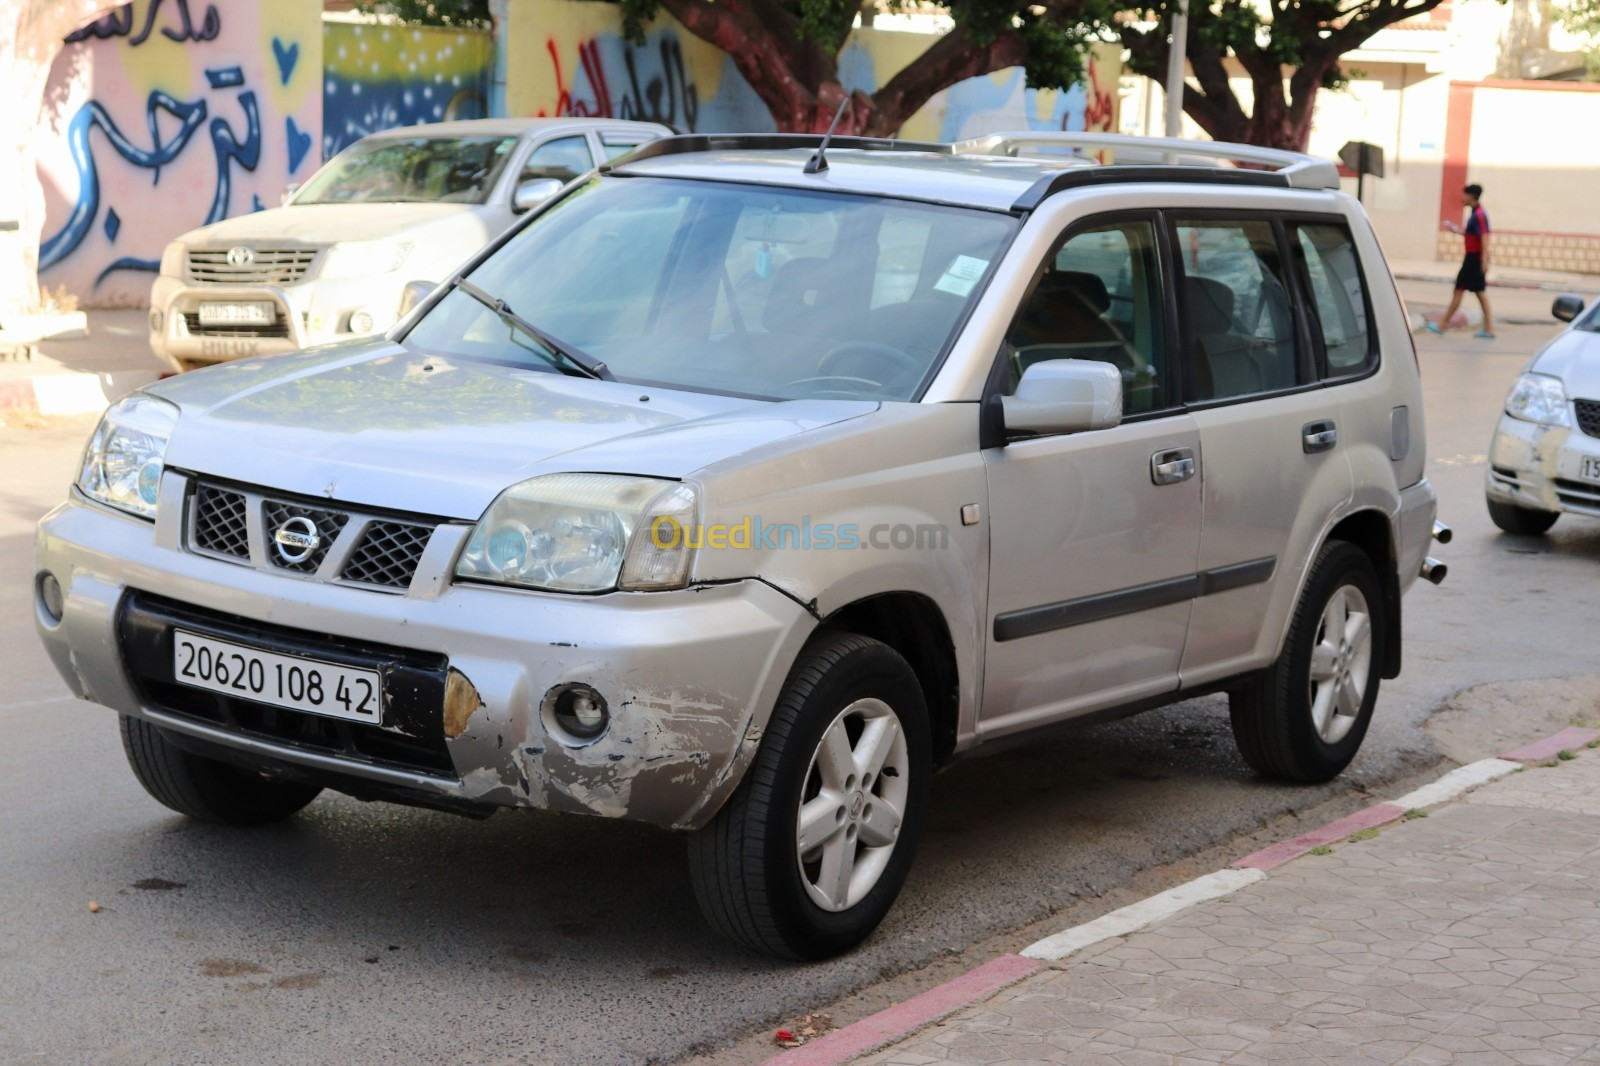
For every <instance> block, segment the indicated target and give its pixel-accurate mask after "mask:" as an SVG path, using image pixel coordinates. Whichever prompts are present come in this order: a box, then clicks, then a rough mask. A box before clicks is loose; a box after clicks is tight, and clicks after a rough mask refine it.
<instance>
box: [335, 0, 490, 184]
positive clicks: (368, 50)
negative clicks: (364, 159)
mask: <svg viewBox="0 0 1600 1066" xmlns="http://www.w3.org/2000/svg"><path fill="white" fill-rule="evenodd" d="M322 41H323V45H322V46H323V62H324V63H325V68H324V70H323V76H322V158H323V159H329V158H331V157H333V156H334V155H335V154H336V153H338V152H339V151H341V150H343V149H344V148H346V147H348V146H349V145H351V144H353V143H354V142H355V141H357V140H359V139H360V138H362V137H364V136H366V135H367V134H369V133H373V132H375V131H377V130H386V129H392V128H393V127H395V126H411V125H416V124H417V123H421V122H440V121H446V120H449V119H461V118H483V117H484V116H485V115H487V114H488V99H489V81H490V78H491V76H492V75H493V71H494V44H493V42H492V41H491V40H490V38H489V35H488V34H487V33H484V32H474V31H459V30H446V29H435V28H431V27H402V26H374V25H370V24H367V25H363V24H361V23H360V22H344V21H334V20H333V19H332V17H331V16H330V18H329V20H328V21H327V23H326V24H325V25H324V29H323V38H322Z"/></svg>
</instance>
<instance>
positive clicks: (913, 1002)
mask: <svg viewBox="0 0 1600 1066" xmlns="http://www.w3.org/2000/svg"><path fill="white" fill-rule="evenodd" d="M1595 739H1600V729H1582V728H1578V727H1575V726H1574V727H1568V728H1566V729H1563V730H1561V731H1560V732H1558V733H1554V734H1552V735H1550V736H1548V737H1545V738H1544V739H1542V740H1536V741H1534V742H1533V743H1531V744H1526V745H1524V746H1523V747H1520V748H1517V749H1516V750H1515V751H1511V752H1507V753H1506V754H1505V755H1503V756H1501V757H1500V758H1497V759H1480V760H1479V761H1477V762H1473V763H1468V764H1467V765H1465V766H1459V767H1457V768H1456V769H1454V770H1451V771H1450V772H1449V773H1446V774H1445V775H1444V776H1442V777H1440V778H1439V779H1438V780H1437V781H1433V782H1430V783H1429V784H1426V785H1423V786H1422V787H1421V788H1418V789H1415V790H1413V791H1411V792H1408V793H1406V794H1405V795H1404V796H1401V797H1400V798H1398V799H1395V800H1391V801H1389V802H1387V803H1378V804H1374V805H1373V806H1371V807H1366V808H1363V809H1362V810H1359V811H1356V812H1355V813H1354V814H1348V815H1346V816H1344V817H1343V818H1339V819H1336V820H1335V821H1332V822H1329V823H1328V824H1327V825H1324V826H1321V827H1320V828H1317V829H1313V830H1311V831H1310V832H1308V833H1302V834H1301V835H1299V836H1297V837H1294V838H1292V839H1290V840H1285V841H1281V842H1280V843H1277V844H1273V845H1271V846H1269V847H1266V848H1262V849H1261V850H1260V851H1256V852H1252V853H1251V854H1249V855H1246V856H1244V857H1243V858H1241V859H1239V860H1237V861H1235V862H1234V863H1233V864H1232V865H1231V866H1229V867H1227V868H1225V869H1222V870H1218V871H1216V872H1214V873H1210V874H1206V875H1205V876H1203V877H1197V878H1195V879H1194V880H1192V881H1186V882H1184V883H1183V884H1181V885H1178V886H1176V887H1174V888H1169V889H1167V890H1166V891H1165V892H1160V893H1157V894H1156V895H1154V896H1149V897H1147V898H1145V899H1142V900H1140V901H1139V902H1137V903H1132V904H1129V905H1128V906H1126V907H1122V908H1120V909H1118V910H1114V911H1112V912H1111V913H1109V914H1104V915H1101V916H1100V917H1099V918H1096V919H1094V920H1093V921H1089V922H1084V923H1083V924H1081V925H1076V926H1072V927H1071V928H1068V929H1064V930H1062V931H1061V932H1059V933H1054V934H1052V935H1050V936H1047V937H1045V938H1044V939H1042V940H1039V941H1036V942H1034V943H1032V944H1030V945H1028V946H1027V947H1025V948H1023V949H1022V951H1021V952H1020V953H1018V954H1016V955H1001V956H999V957H997V958H994V959H991V960H989V961H988V962H986V963H984V964H983V965H981V966H978V967H976V968H975V969H972V970H969V971H967V972H966V973H964V974H962V975H961V976H959V977H954V978H951V979H950V980H948V981H945V982H944V983H942V984H939V985H935V986H934V987H933V988H930V989H928V991H926V992H922V993H919V994H918V995H916V996H913V997H912V998H910V999H908V1000H906V1001H905V1002H904V1003H897V1004H895V1005H894V1006H892V1007H887V1008H885V1009H883V1010H881V1011H878V1012H877V1013H876V1014H871V1015H868V1016H867V1017H865V1018H862V1019H861V1020H860V1021H857V1022H852V1023H851V1024H849V1025H847V1026H845V1027H843V1028H842V1029H836V1030H834V1031H833V1032H831V1033H828V1034H827V1035H826V1036H822V1037H818V1038H816V1039H815V1040H811V1041H809V1042H807V1043H805V1044H803V1045H801V1046H800V1047H798V1048H792V1049H790V1050H787V1051H780V1052H779V1053H778V1054H776V1055H774V1056H772V1057H771V1058H769V1059H767V1060H766V1062H764V1063H763V1064H762V1066H785V1064H786V1066H796V1064H800V1066H842V1064H844V1063H846V1062H849V1061H850V1060H852V1059H855V1058H857V1057H859V1056H861V1055H865V1054H867V1053H868V1052H870V1051H875V1050H877V1049H879V1048H882V1047H884V1046H886V1045H888V1044H892V1043H894V1042H896V1041H898V1040H902V1039H904V1038H905V1037H907V1036H910V1035H911V1034H912V1033H914V1032H916V1031H917V1030H919V1029H922V1028H924V1027H925V1026H928V1025H931V1024H933V1023H934V1022H937V1021H939V1020H940V1019H941V1018H945V1017H948V1016H949V1015H951V1014H954V1013H955V1012H956V1011H959V1010H962V1009H964V1008H966V1007H970V1006H972V1005H973V1004H975V1003H981V1002H983V1001H984V1000H986V999H989V998H990V997H992V996H994V995H995V994H996V993H998V992H1000V991H1002V990H1004V989H1005V988H1007V987H1009V986H1011V985H1014V984H1016V983H1017V982H1019V981H1021V980H1023V979H1025V978H1027V977H1029V976H1031V975H1032V974H1034V973H1036V972H1038V971H1039V970H1042V969H1047V968H1049V967H1048V965H1047V964H1048V963H1059V962H1060V961H1061V960H1063V959H1066V958H1068V957H1069V956H1071V955H1073V954H1075V953H1077V952H1079V951H1082V950H1083V949H1084V948H1087V947H1090V946H1092V945H1094V944H1097V943H1100V942H1101V941H1104V940H1110V939H1113V938H1115V937H1120V936H1127V935H1128V934H1130V933H1135V932H1138V931H1139V930H1140V929H1144V928H1146V927H1147V926H1150V925H1153V924H1154V923H1155V922H1158V921H1161V920H1162V919H1165V918H1169V917H1171V916H1172V915H1174V914H1178V913H1180V912H1182V911H1184V910H1187V909H1188V908H1190V907H1193V906H1195V905H1197V904H1200V903H1205V902H1208V901H1210V900H1213V899H1219V898H1221V897H1222V896H1226V895H1228V894H1230V893H1232V892H1235V891H1237V890H1239V889H1241V888H1245V887H1247V886H1249V885H1252V884H1254V883H1256V882H1257V881H1261V880H1264V879H1265V878H1266V877H1267V876H1268V871H1269V870H1272V869H1275V868H1277V867H1279V866H1282V865H1283V864H1284V863H1286V862H1289V861H1290V860H1291V859H1295V858H1298V857H1299V856H1301V855H1303V854H1305V853H1306V852H1308V851H1310V850H1311V849H1312V848H1314V847H1318V846H1319V845H1328V844H1333V843H1337V842H1338V841H1341V840H1344V839H1346V838H1348V837H1349V836H1350V834H1351V833H1354V832H1357V831H1359V830H1362V829H1373V828H1376V827H1378V826H1381V825H1387V824H1389V823H1391V822H1394V821H1397V820H1399V819H1401V818H1403V817H1405V815H1406V814H1407V813H1408V812H1409V811H1412V810H1417V809H1421V808H1426V807H1435V806H1438V805H1439V804H1442V803H1448V802H1450V801H1451V800H1454V799H1458V798H1459V797H1461V796H1462V795H1465V794H1466V793H1468V792H1470V791H1472V790H1473V789H1475V788H1478V787H1479V786H1481V785H1486V784H1488V783H1489V782H1491V781H1494V780H1497V779H1498V778H1501V777H1504V776H1506V775H1507V774H1511V773H1515V772H1516V771H1518V770H1521V769H1523V767H1524V766H1525V765H1526V764H1528V763H1533V762H1543V761H1544V760H1545V759H1549V758H1553V757H1554V756H1555V754H1556V752H1558V751H1562V750H1564V749H1573V748H1581V747H1584V746H1586V745H1587V744H1589V742H1590V741H1593V740H1595Z"/></svg>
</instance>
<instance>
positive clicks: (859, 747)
mask: <svg viewBox="0 0 1600 1066" xmlns="http://www.w3.org/2000/svg"><path fill="white" fill-rule="evenodd" d="M931 772H932V754H931V742H930V739H929V728H928V713H927V707H926V704H925V702H924V700H923V696H922V687H921V685H920V684H919V682H918V681H917V676H916V674H915V673H914V672H913V671H912V669H911V667H910V666H909V665H908V664H907V663H906V661H905V659H903V658H901V656H900V655H899V654H898V653H897V652H895V651H894V650H893V649H892V648H890V647H889V646H888V645H886V644H882V643H880V642H879V641H876V640H871V639H869V638H867V637H862V636H856V635H854V634H849V633H827V634H821V635H819V636H817V637H814V638H813V639H812V641H811V642H810V643H809V644H808V645H807V646H806V648H805V650H804V651H803V652H802V653H801V656H800V659H799V661H798V662H797V663H796V665H795V668H794V670H793V671H792V672H791V673H790V675H789V680H788V683H787V684H786V686H785V687H784V691H783V695H782V697H781V698H780V699H779V701H778V706H777V708H776V709H775V710H774V711H773V715H772V719H771V720H770V721H769V722H768V724H767V729H766V735H765V737H764V738H763V740H762V744H761V749H760V751H758V752H757V754H756V758H755V762H754V763H753V764H752V765H751V767H750V770H749V771H748V773H747V774H746V775H745V780H744V782H743V783H742V784H741V785H740V786H739V789H738V791H736V792H735V793H734V795H733V796H732V798H730V799H729V800H728V803H727V805H726V806H725V807H723V809H722V810H721V811H720V812H719V813H718V814H717V816H716V818H715V819H714V820H713V821H712V822H711V824H710V825H708V826H706V827H705V828H704V829H702V830H700V831H699V832H697V833H694V834H692V835H691V836H690V838H689V873H690V879H691V881H692V882H693V884H694V891H695V897H696V899H697V900H698V901H699V903H700V909H701V910H702V911H703V912H704V913H705V916H706V919H707V921H709V922H710V923H711V925H712V926H713V927H715V928H716V930H717V931H718V932H720V933H721V934H722V935H723V936H725V937H727V938H728V939H730V940H733V941H735V942H737V943H740V944H743V945H745V946H746V947H749V948H752V949H754V950H756V951H761V952H765V953H768V954H772V955H777V956H780V957H784V958H791V959H821V958H827V957H829V956H832V955H837V954H839V953H840V952H843V951H846V950H848V949H850V948H852V947H854V946H855V945H856V944H859V943H860V942H861V941H862V940H864V939H866V937H867V936H868V935H869V934H871V932H872V931H873V930H874V929H875V928H877V926H878V923H879V922H881V921H882V920H883V917H884V915H885V914H887V913H888V911H889V908H890V906H891V905H893V903H894V900H895V897H896V896H897V895H899V892H900V888H901V886H902V885H903V884H904V883H905V879H906V874H907V873H908V872H909V870H910V868H911V860H912V857H913V855H914V854H915V851H916V845H917V838H918V836H919V835H920V834H921V831H922V820H923V813H924V811H925V809H926V807H927V800H928V778H929V776H930V775H931Z"/></svg>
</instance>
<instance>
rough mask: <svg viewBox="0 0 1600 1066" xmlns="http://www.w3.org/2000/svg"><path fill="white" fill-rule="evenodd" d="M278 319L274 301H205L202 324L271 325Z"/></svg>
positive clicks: (201, 306) (201, 316) (201, 313)
mask: <svg viewBox="0 0 1600 1066" xmlns="http://www.w3.org/2000/svg"><path fill="white" fill-rule="evenodd" d="M277 319H278V305H277V304H274V303H203V304H201V305H200V324H201V325H202V326H270V325H272V324H273V323H274V322H276V321H277Z"/></svg>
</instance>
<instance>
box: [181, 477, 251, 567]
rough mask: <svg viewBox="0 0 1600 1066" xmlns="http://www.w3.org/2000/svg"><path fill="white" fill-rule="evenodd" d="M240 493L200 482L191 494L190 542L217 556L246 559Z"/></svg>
mask: <svg viewBox="0 0 1600 1066" xmlns="http://www.w3.org/2000/svg"><path fill="white" fill-rule="evenodd" d="M247 510H248V505H247V503H246V501H245V496H244V493H242V492H233V491H232V490H230V489H224V488H218V487H217V486H215V485H201V486H200V487H199V488H197V489H196V490H195V494H194V529H193V530H192V531H191V532H190V537H191V538H192V539H191V543H192V544H193V545H194V546H195V547H197V548H200V549H202V550H204V551H208V552H216V553H217V554H218V555H232V556H234V557H236V558H239V559H248V558H250V530H249V525H248V524H247V522H246V520H245V515H246V512H247Z"/></svg>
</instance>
